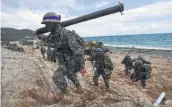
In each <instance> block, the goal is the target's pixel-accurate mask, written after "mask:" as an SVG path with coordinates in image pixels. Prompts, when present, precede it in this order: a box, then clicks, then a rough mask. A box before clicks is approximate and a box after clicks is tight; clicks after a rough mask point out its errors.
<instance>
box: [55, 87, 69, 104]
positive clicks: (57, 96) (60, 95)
mask: <svg viewBox="0 0 172 107" xmlns="http://www.w3.org/2000/svg"><path fill="white" fill-rule="evenodd" d="M68 93H69V91H68V90H65V91H62V92H61V93H59V94H57V95H55V96H54V100H55V101H57V102H58V101H60V100H62V99H63V98H64V96H65V95H66V94H68Z"/></svg>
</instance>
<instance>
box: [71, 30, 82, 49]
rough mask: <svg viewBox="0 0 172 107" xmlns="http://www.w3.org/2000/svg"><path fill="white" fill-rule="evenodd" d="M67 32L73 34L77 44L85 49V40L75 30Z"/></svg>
mask: <svg viewBox="0 0 172 107" xmlns="http://www.w3.org/2000/svg"><path fill="white" fill-rule="evenodd" d="M68 34H69V35H70V36H73V37H75V38H76V40H77V42H78V44H79V45H80V46H81V47H82V48H83V49H84V50H85V41H84V39H83V38H82V37H80V36H79V35H78V34H77V33H75V31H74V30H73V31H69V32H68Z"/></svg>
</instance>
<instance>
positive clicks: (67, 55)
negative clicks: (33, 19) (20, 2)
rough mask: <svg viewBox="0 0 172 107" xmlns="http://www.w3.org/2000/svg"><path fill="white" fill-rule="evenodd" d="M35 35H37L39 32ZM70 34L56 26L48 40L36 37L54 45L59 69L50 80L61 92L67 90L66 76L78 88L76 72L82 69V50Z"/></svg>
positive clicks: (41, 30)
mask: <svg viewBox="0 0 172 107" xmlns="http://www.w3.org/2000/svg"><path fill="white" fill-rule="evenodd" d="M44 29H45V28H42V29H39V31H40V32H46V31H44ZM45 30H46V29H45ZM36 33H37V34H39V32H36ZM70 33H71V31H69V30H67V29H65V28H63V27H62V26H61V25H59V24H58V26H57V27H56V29H55V30H54V31H53V32H51V33H50V35H49V37H48V38H46V37H41V36H38V37H39V38H40V39H42V40H43V41H46V42H48V43H49V44H53V45H54V49H55V51H56V52H57V57H58V60H59V68H58V69H57V70H56V71H55V72H54V74H53V77H52V78H53V81H54V82H55V84H56V85H57V86H58V88H59V89H60V90H61V91H62V92H63V91H65V90H67V83H66V80H65V76H67V78H68V79H70V80H71V81H72V82H73V83H74V85H75V86H80V83H79V80H78V78H77V75H76V72H78V71H79V70H80V69H81V68H84V57H83V55H84V48H83V47H81V46H80V45H79V44H78V42H77V39H76V38H75V37H73V36H72V35H70Z"/></svg>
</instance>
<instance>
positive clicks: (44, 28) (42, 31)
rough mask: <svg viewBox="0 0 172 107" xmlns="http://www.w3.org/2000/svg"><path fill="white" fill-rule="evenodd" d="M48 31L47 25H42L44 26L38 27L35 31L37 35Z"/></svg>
mask: <svg viewBox="0 0 172 107" xmlns="http://www.w3.org/2000/svg"><path fill="white" fill-rule="evenodd" d="M47 32H48V30H47V29H46V27H42V28H39V29H37V30H36V31H35V34H36V35H41V34H43V33H47Z"/></svg>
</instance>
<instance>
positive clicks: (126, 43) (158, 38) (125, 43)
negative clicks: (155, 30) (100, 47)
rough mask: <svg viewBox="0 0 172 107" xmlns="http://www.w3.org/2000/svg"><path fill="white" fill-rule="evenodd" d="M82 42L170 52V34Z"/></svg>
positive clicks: (99, 37)
mask: <svg viewBox="0 0 172 107" xmlns="http://www.w3.org/2000/svg"><path fill="white" fill-rule="evenodd" d="M84 40H85V41H99V42H103V43H104V44H105V46H114V47H129V48H130V47H132V46H134V47H135V48H142V49H162V50H172V33H161V34H138V35H117V36H96V37H84Z"/></svg>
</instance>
